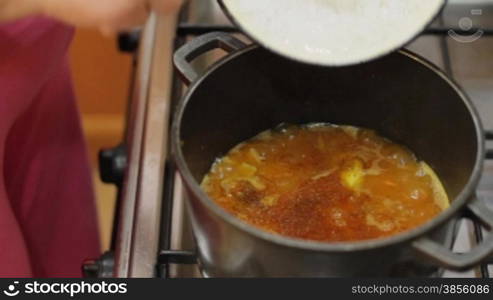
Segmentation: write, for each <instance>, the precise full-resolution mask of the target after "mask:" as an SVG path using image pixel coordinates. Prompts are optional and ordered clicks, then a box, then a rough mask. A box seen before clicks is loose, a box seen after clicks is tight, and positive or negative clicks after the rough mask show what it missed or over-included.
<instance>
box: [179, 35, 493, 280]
mask: <svg viewBox="0 0 493 300" xmlns="http://www.w3.org/2000/svg"><path fill="white" fill-rule="evenodd" d="M214 48H222V49H225V50H226V51H229V52H231V53H230V54H229V55H228V56H227V57H225V58H223V59H222V60H221V61H219V62H217V63H216V64H214V65H213V66H212V67H210V68H209V69H208V70H207V71H206V73H205V74H204V75H202V76H199V75H198V74H197V73H196V71H195V70H194V69H193V68H192V67H191V66H190V64H189V62H190V61H191V60H193V59H195V58H196V57H197V56H199V55H201V54H203V53H204V52H205V51H209V50H211V49H214ZM175 65H176V67H177V69H178V71H179V73H180V74H181V75H182V77H183V78H184V81H185V82H191V83H192V85H191V86H190V87H189V89H188V91H187V93H186V94H185V96H184V98H183V99H182V101H181V102H180V103H179V105H178V107H177V111H176V114H175V117H174V121H173V141H172V143H173V151H174V155H175V160H176V163H177V167H178V169H179V171H180V173H181V175H182V177H183V179H184V183H185V187H186V189H187V195H188V196H187V206H188V211H189V215H190V218H191V222H192V228H193V232H194V236H195V239H196V242H197V246H198V254H199V258H200V263H201V267H202V270H203V272H204V274H205V275H207V276H389V275H399V276H405V275H411V274H412V275H422V276H424V275H429V274H430V273H432V272H434V271H435V269H434V268H430V267H428V266H429V265H430V264H429V262H430V261H432V262H434V263H435V265H440V266H447V267H450V268H456V269H463V268H467V267H470V266H472V265H474V264H476V263H478V262H479V261H481V260H482V259H484V258H485V257H486V256H487V255H488V254H489V253H491V251H492V247H493V245H492V244H493V242H492V241H491V238H490V240H488V241H486V242H485V243H484V244H483V245H480V246H478V247H476V248H475V249H473V250H472V251H471V252H470V253H468V254H464V255H461V256H459V255H456V254H453V253H451V252H450V251H449V250H448V247H449V246H450V244H451V242H452V236H453V233H454V226H453V225H454V220H455V219H456V218H457V217H458V216H459V214H460V213H461V212H464V211H469V212H472V213H473V214H475V215H476V216H477V217H478V218H479V219H480V220H482V221H483V222H484V223H485V224H486V225H488V226H492V223H493V221H491V220H492V219H493V216H492V213H491V212H490V211H488V209H486V208H485V207H484V205H483V204H482V203H481V202H480V201H477V200H475V198H474V190H475V187H476V185H477V182H478V180H479V176H480V173H481V166H482V161H483V155H484V145H483V144H484V139H483V131H482V127H481V124H480V121H479V118H478V115H477V113H476V111H475V110H474V108H473V107H472V105H471V103H470V101H469V100H468V99H467V97H466V96H465V94H464V93H463V92H462V91H461V90H460V89H459V88H458V87H457V85H456V84H454V83H453V82H452V81H451V80H450V79H448V78H447V77H446V76H445V75H444V74H443V73H441V72H440V71H439V70H438V69H437V68H436V67H434V66H433V65H431V64H430V63H429V62H427V61H425V60H424V59H422V58H420V57H418V56H416V55H414V54H412V53H409V52H405V51H401V52H397V53H394V54H391V55H389V56H386V57H384V58H382V59H379V60H377V61H373V62H370V63H366V64H362V65H357V66H350V67H343V68H327V67H320V66H314V65H307V64H302V63H298V62H295V61H291V60H287V59H285V58H282V57H279V56H277V55H275V54H272V53H270V52H269V51H266V50H264V49H262V48H260V47H258V46H256V45H251V46H246V45H244V44H243V43H242V42H240V41H238V40H236V39H234V38H232V37H231V36H229V35H227V34H223V33H210V34H207V35H204V36H201V37H199V38H197V39H195V40H193V41H191V42H189V43H188V44H186V45H185V46H183V47H182V48H181V49H180V50H178V51H177V53H176V54H175ZM444 108H446V109H444ZM280 123H289V124H309V123H332V124H347V125H351V126H356V127H361V128H369V129H372V130H375V131H376V132H378V133H379V134H381V135H382V136H384V137H387V138H389V139H390V140H392V141H395V142H396V143H398V144H401V145H404V146H406V147H408V148H409V149H411V150H412V151H413V152H414V153H415V154H416V155H417V157H419V158H420V159H422V160H423V161H425V162H427V163H428V164H429V165H430V166H431V167H432V168H433V169H434V170H435V171H436V173H437V175H438V176H439V178H440V179H441V181H442V183H443V185H444V188H445V190H446V192H447V196H448V198H449V199H450V207H449V208H447V209H446V210H445V211H443V212H442V213H440V214H438V215H437V216H436V217H434V218H433V219H432V220H431V221H429V222H426V223H425V224H423V225H421V226H419V227H417V228H414V229H412V230H409V231H406V232H404V233H401V234H397V235H394V236H390V237H387V238H382V239H372V240H365V241H353V242H331V243H329V242H317V241H307V240H303V239H298V238H292V237H286V236H282V235H278V234H273V233H270V232H267V231H264V230H261V229H258V228H256V227H254V226H251V225H249V224H247V223H245V222H243V221H241V220H240V219H238V218H236V217H234V216H233V215H231V214H229V213H228V212H226V211H225V210H224V209H222V208H221V207H220V206H218V205H217V204H216V203H215V202H214V201H213V200H212V199H211V198H209V197H208V196H207V194H206V193H205V192H204V191H203V190H202V189H201V187H200V182H201V181H202V179H203V177H204V176H205V175H206V173H207V172H208V171H209V169H210V167H211V165H212V164H213V162H214V161H215V159H216V158H218V157H222V156H223V155H225V154H226V153H227V152H228V151H229V150H230V149H232V148H233V147H234V146H235V145H237V144H239V143H241V142H243V141H245V140H248V139H249V138H250V137H252V136H255V135H256V134H258V133H259V132H262V131H264V130H267V129H270V128H274V127H275V126H277V125H278V124H280ZM451 128H453V129H451ZM490 218H492V219H490ZM403 266H405V267H403Z"/></svg>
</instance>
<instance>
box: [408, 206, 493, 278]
mask: <svg viewBox="0 0 493 300" xmlns="http://www.w3.org/2000/svg"><path fill="white" fill-rule="evenodd" d="M466 213H469V215H471V216H473V217H475V218H477V219H478V220H479V221H480V222H481V223H482V224H483V225H485V226H486V227H487V228H488V229H490V230H493V211H491V210H490V209H489V208H488V207H487V206H486V205H485V204H484V203H483V202H482V201H481V200H479V199H478V198H475V199H474V200H473V201H472V202H471V203H470V204H468V206H467V211H466ZM412 246H413V248H414V249H415V250H417V251H418V253H419V254H421V255H424V256H425V257H426V258H428V259H431V261H432V262H434V263H437V264H438V265H439V266H442V267H445V268H449V269H452V270H467V269H470V268H472V267H475V266H477V265H478V264H480V263H481V262H482V261H484V260H485V259H486V258H488V257H489V256H490V255H492V254H493V234H490V235H488V237H487V238H486V239H485V240H484V241H483V242H482V243H481V244H480V245H477V246H476V247H474V248H473V249H471V250H470V251H469V252H467V253H463V254H458V253H453V252H452V251H451V250H450V249H447V248H445V247H444V246H442V245H441V244H439V243H437V242H435V241H433V240H431V239H430V238H428V237H423V238H420V239H418V240H416V241H414V242H413V244H412Z"/></svg>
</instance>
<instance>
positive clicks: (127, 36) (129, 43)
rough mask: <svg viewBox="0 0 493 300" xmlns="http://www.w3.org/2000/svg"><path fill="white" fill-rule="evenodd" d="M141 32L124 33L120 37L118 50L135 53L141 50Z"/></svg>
mask: <svg viewBox="0 0 493 300" xmlns="http://www.w3.org/2000/svg"><path fill="white" fill-rule="evenodd" d="M140 32H141V30H134V31H131V32H124V33H120V34H119V35H118V48H119V49H120V51H121V52H128V53H133V52H135V51H137V49H138V48H139V40H140Z"/></svg>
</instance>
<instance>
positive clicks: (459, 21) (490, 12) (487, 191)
mask: <svg viewBox="0 0 493 300" xmlns="http://www.w3.org/2000/svg"><path fill="white" fill-rule="evenodd" d="M182 19H184V20H186V24H182V26H180V27H179V28H178V33H179V36H178V38H177V39H176V40H174V29H175V28H176V24H177V20H178V16H173V17H169V16H168V17H166V18H163V17H155V16H153V17H152V18H151V20H150V21H149V23H148V24H147V26H146V27H145V29H144V31H143V34H142V39H141V42H140V50H139V54H138V59H137V62H138V68H137V70H136V76H135V79H136V80H135V86H134V92H133V97H132V105H131V109H130V113H129V116H130V119H129V125H128V126H129V127H128V133H129V134H128V136H127V141H126V143H127V145H128V152H129V153H128V168H127V172H126V176H125V181H124V184H123V189H122V191H121V197H120V203H121V205H120V211H119V219H120V222H119V225H118V228H117V231H116V233H117V239H116V243H115V266H116V267H115V273H114V276H117V277H153V276H156V264H157V263H158V255H156V254H157V253H158V251H159V249H185V250H193V249H194V243H193V239H192V237H191V232H190V228H189V226H188V221H187V216H186V212H185V209H184V194H183V190H182V184H181V181H180V178H179V176H177V174H176V173H175V171H174V169H173V168H172V166H171V165H170V164H166V161H167V159H168V157H167V155H168V151H167V149H168V134H167V131H168V126H169V115H170V114H169V113H170V111H171V110H172V107H173V103H174V101H177V99H179V97H180V95H181V92H182V88H181V87H180V86H178V85H177V82H176V81H173V78H174V77H173V76H174V75H173V72H172V71H171V70H172V67H171V57H172V52H173V49H174V46H175V43H183V42H184V41H185V40H186V38H187V37H188V36H184V35H183V33H191V34H194V33H195V34H197V33H200V32H203V31H207V27H204V26H191V25H190V24H202V25H203V24H207V25H208V26H213V28H215V29H223V30H231V27H229V24H228V22H227V20H226V18H225V17H224V16H223V15H222V12H221V11H220V10H219V8H218V6H217V4H216V1H213V0H201V1H191V2H190V5H189V7H187V9H186V11H185V12H184V13H183V15H182ZM187 24H188V25H187ZM471 26H472V28H483V31H476V30H473V29H471ZM431 28H432V29H433V30H431V34H427V35H422V36H421V37H420V38H418V39H417V40H416V41H415V42H413V43H412V44H411V45H409V48H410V49H411V50H412V51H414V52H417V53H419V54H421V55H422V56H424V57H426V58H428V59H429V60H430V61H432V62H434V63H435V64H437V65H438V66H440V67H441V68H442V69H444V70H446V71H447V72H448V73H449V74H451V75H452V76H453V77H454V78H455V79H456V80H457V81H458V82H459V83H460V85H462V86H463V87H464V89H465V90H466V92H467V93H468V94H469V96H470V97H471V99H472V100H473V102H474V103H475V105H476V107H477V108H478V110H479V113H480V115H481V117H482V120H483V122H484V125H485V128H486V129H487V130H491V131H493V37H490V35H489V34H491V32H492V31H493V0H482V1H480V0H449V4H448V6H447V7H446V9H445V11H444V13H443V15H442V16H441V17H439V18H438V19H437V20H436V22H435V23H434V24H433V25H432V27H431ZM450 28H454V29H456V30H455V31H450V32H447V30H448V29H450ZM488 28H489V29H488ZM437 33H442V35H438V34H437ZM443 33H445V34H443ZM214 56H217V54H212V56H206V57H204V58H202V60H201V62H199V64H202V65H203V66H207V65H208V64H209V63H208V62H210V61H211V60H215V59H217V57H214ZM445 109H446V108H444V110H445ZM451 127H452V128H453V124H451ZM487 146H488V149H493V142H488V145H487ZM478 195H479V196H480V197H481V198H482V199H484V201H485V202H486V203H487V204H489V205H490V206H491V207H492V208H493V161H492V160H486V161H485V170H484V176H483V178H482V181H481V183H480V186H479V190H478ZM163 199H164V201H163ZM171 201H172V203H171ZM168 216H170V217H168ZM162 217H164V221H165V222H162V223H161V218H162ZM170 224H172V226H170ZM473 229H474V228H473V226H472V225H471V224H470V223H467V222H463V224H462V226H461V228H460V230H459V235H458V237H457V242H456V245H455V248H454V250H456V251H458V252H464V251H467V250H468V249H469V248H470V246H471V245H473V244H474V243H475V241H476V240H475V239H476V237H475V235H474V230H473ZM168 233H169V239H166V238H163V236H168ZM158 271H159V272H161V273H163V272H165V275H166V277H197V276H200V273H199V272H198V269H197V267H196V266H195V265H189V266H186V265H178V264H172V263H171V264H169V268H168V266H166V267H165V268H164V269H162V270H158ZM489 271H490V274H493V267H491V266H490V267H489ZM483 272H484V270H483ZM160 275H162V274H160ZM480 275H481V270H479V268H478V269H475V270H471V271H469V272H464V273H454V272H448V271H447V272H445V274H444V276H446V277H450V276H453V277H478V276H480Z"/></svg>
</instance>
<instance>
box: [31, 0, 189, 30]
mask: <svg viewBox="0 0 493 300" xmlns="http://www.w3.org/2000/svg"><path fill="white" fill-rule="evenodd" d="M37 1H41V3H42V10H43V14H44V15H47V16H50V17H53V18H55V19H58V20H61V21H63V22H66V23H68V24H72V25H74V26H77V27H93V28H98V29H100V30H101V31H102V32H103V33H105V34H110V33H114V32H119V31H123V30H125V29H130V28H132V27H135V26H138V25H142V24H143V23H144V22H145V21H146V19H147V17H148V16H149V14H150V12H151V11H156V12H157V13H161V14H167V13H172V12H175V11H177V10H178V9H179V8H180V5H181V4H182V2H183V0H37Z"/></svg>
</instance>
